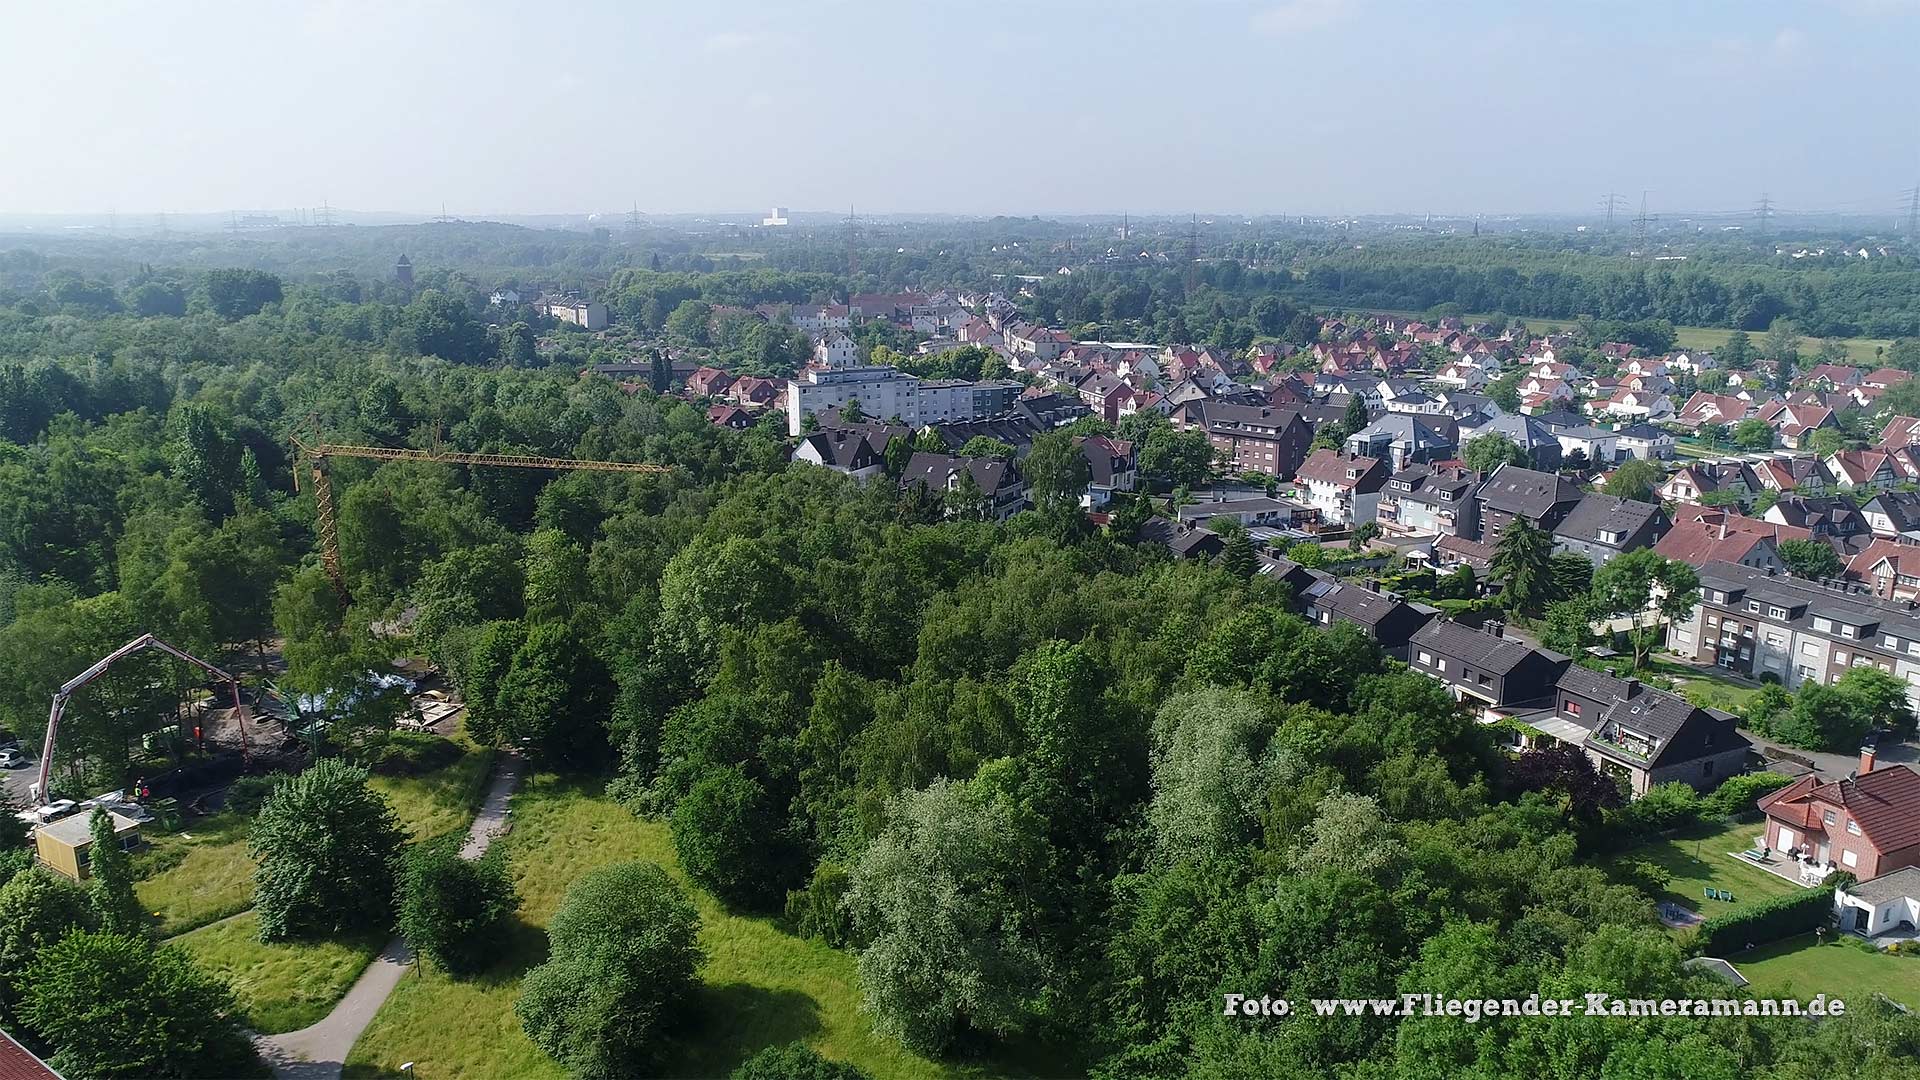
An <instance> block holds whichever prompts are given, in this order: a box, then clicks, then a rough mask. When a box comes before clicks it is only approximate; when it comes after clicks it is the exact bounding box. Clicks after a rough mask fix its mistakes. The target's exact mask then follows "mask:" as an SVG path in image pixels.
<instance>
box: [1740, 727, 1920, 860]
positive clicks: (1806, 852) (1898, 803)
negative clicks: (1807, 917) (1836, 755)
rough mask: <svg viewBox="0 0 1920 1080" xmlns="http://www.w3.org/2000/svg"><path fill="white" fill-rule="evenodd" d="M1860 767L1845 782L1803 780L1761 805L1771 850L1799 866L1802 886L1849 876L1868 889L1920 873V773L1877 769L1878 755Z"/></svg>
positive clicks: (1867, 755) (1865, 757)
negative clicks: (1897, 873) (1891, 877)
mask: <svg viewBox="0 0 1920 1080" xmlns="http://www.w3.org/2000/svg"><path fill="white" fill-rule="evenodd" d="M1860 766H1861V768H1860V771H1859V772H1858V773H1856V774H1855V775H1853V776H1849V777H1847V778H1846V779H1844V780H1836V781H1830V782H1823V781H1822V780H1821V779H1820V778H1819V776H1818V775H1808V776H1803V777H1801V778H1800V779H1798V780H1795V781H1794V782H1793V783H1791V784H1788V785H1787V786H1786V787H1783V788H1781V789H1780V790H1779V791H1776V792H1774V793H1772V794H1770V795H1768V796H1766V797H1764V798H1762V799H1761V800H1760V803H1759V806H1760V812H1761V813H1763V814H1765V815H1766V816H1767V832H1766V844H1767V846H1768V847H1769V848H1771V849H1773V850H1774V851H1777V852H1779V853H1781V854H1782V855H1784V856H1785V857H1786V858H1787V859H1789V860H1791V861H1793V862H1797V863H1799V864H1800V868H1801V869H1800V876H1801V879H1802V880H1805V881H1818V880H1820V879H1821V878H1823V877H1825V876H1826V875H1827V874H1829V873H1832V872H1833V871H1835V870H1845V871H1847V872H1848V873H1850V874H1852V875H1854V876H1855V877H1857V878H1859V879H1861V880H1863V881H1864V880H1867V879H1870V878H1876V877H1879V876H1880V875H1882V874H1886V873H1890V872H1892V871H1894V870H1900V869H1903V868H1905V867H1909V866H1915V865H1920V773H1916V772H1914V771H1913V770H1912V769H1909V768H1907V767H1905V766H1903V765H1888V766H1883V767H1881V768H1877V769H1876V768H1874V760H1873V754H1872V752H1871V751H1862V752H1861V760H1860Z"/></svg>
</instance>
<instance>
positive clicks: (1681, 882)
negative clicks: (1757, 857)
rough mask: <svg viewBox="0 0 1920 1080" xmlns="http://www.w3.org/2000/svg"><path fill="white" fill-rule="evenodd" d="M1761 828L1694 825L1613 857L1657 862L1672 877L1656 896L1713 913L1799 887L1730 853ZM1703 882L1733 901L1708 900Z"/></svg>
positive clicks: (1742, 848) (1748, 843)
mask: <svg viewBox="0 0 1920 1080" xmlns="http://www.w3.org/2000/svg"><path fill="white" fill-rule="evenodd" d="M1761 830H1762V826H1761V825H1760V824H1759V823H1758V822H1742V823H1735V824H1708V825H1698V826H1695V827H1693V828H1691V829H1688V830H1685V831H1683V832H1681V833H1680V834H1679V835H1678V836H1675V837H1672V838H1669V839H1664V840H1657V841H1655V842H1653V843H1651V844H1642V845H1641V846H1639V847H1636V848H1633V849H1631V850H1629V851H1627V852H1625V853H1623V854H1621V855H1620V856H1619V857H1618V859H1616V860H1615V861H1616V862H1617V861H1620V860H1626V859H1639V860H1643V861H1646V862H1651V863H1654V864H1656V865H1658V866H1660V867H1661V868H1663V869H1665V870H1666V871H1667V873H1669V874H1671V875H1673V876H1672V879H1671V880H1670V881H1669V882H1668V883H1667V888H1666V891H1664V892H1663V893H1661V894H1660V895H1659V896H1657V897H1655V899H1658V900H1668V901H1671V902H1673V903H1676V904H1679V905H1680V906H1682V907H1684V908H1687V909H1689V910H1692V911H1697V912H1699V913H1700V914H1702V915H1705V916H1707V917H1708V918H1712V917H1713V916H1715V915H1720V914H1724V913H1726V912H1728V911H1732V910H1734V909H1735V908H1738V907H1741V906H1743V905H1745V904H1747V903H1750V902H1752V901H1755V900H1760V899H1763V898H1765V897H1768V896H1778V895H1780V894H1782V893H1790V892H1797V891H1799V889H1800V886H1798V885H1795V884H1794V883H1793V882H1791V881H1788V880H1786V879H1785V878H1781V877H1775V876H1774V875H1773V874H1770V873H1768V872H1767V871H1765V870H1762V869H1760V868H1759V867H1757V866H1754V865H1753V864H1752V863H1748V862H1743V861H1741V860H1740V859H1737V858H1734V857H1733V855H1732V853H1733V852H1736V851H1745V850H1746V849H1748V848H1750V847H1752V846H1753V838H1754V837H1756V836H1758V835H1760V833H1761ZM1708 886H1712V887H1714V888H1715V889H1718V890H1721V891H1726V892H1731V893H1733V903H1727V902H1726V901H1723V900H1709V899H1707V898H1706V889H1707V887H1708Z"/></svg>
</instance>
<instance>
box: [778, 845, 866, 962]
mask: <svg viewBox="0 0 1920 1080" xmlns="http://www.w3.org/2000/svg"><path fill="white" fill-rule="evenodd" d="M848 881H849V879H848V876H847V868H846V867H844V866H842V865H840V864H839V863H837V862H822V863H821V864H820V865H819V866H816V867H814V870H813V877H812V879H811V880H809V881H808V882H807V884H806V887H805V888H801V889H795V890H793V891H792V892H790V893H788V894H787V922H788V923H790V924H791V925H792V926H793V930H794V933H796V934H799V935H800V936H801V937H806V938H814V939H816V940H819V941H824V942H826V943H827V944H828V945H831V946H833V947H834V948H836V949H839V948H845V947H846V946H847V945H848V944H850V943H851V942H852V941H853V917H852V916H851V915H849V914H848V912H847V909H846V905H845V904H844V903H842V901H844V900H845V899H846V896H847V885H848Z"/></svg>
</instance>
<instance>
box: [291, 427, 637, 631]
mask: <svg viewBox="0 0 1920 1080" xmlns="http://www.w3.org/2000/svg"><path fill="white" fill-rule="evenodd" d="M293 445H294V446H295V448H297V449H298V450H299V452H300V455H301V456H303V457H305V458H306V459H307V469H308V475H309V477H310V478H311V480H312V483H313V505H314V509H315V512H316V513H317V515H318V517H319V525H320V561H321V563H322V565H324V566H325V567H326V571H327V580H329V581H331V582H333V591H334V592H335V593H336V594H337V595H338V596H339V597H340V606H341V607H342V608H345V607H346V606H347V604H348V602H349V601H350V599H351V598H350V597H349V596H348V594H347V578H346V575H345V574H344V573H342V572H341V570H340V533H339V527H338V524H337V523H336V521H335V519H334V513H333V483H332V481H330V480H329V479H328V478H327V459H328V458H332V457H350V458H370V459H372V460H374V461H426V462H433V463H435V464H440V465H499V466H504V467H506V468H510V469H552V470H555V471H563V470H577V469H585V470H588V471H592V472H625V473H665V472H672V471H673V470H672V469H670V468H668V467H667V466H665V465H644V464H641V463H639V462H634V461H583V460H581V459H579V458H557V457H535V456H532V455H523V454H462V453H459V452H457V451H452V450H401V449H395V448H393V447H390V446H349V445H344V444H341V443H328V442H318V441H316V442H313V443H303V442H301V441H300V440H299V438H297V437H296V438H295V439H294V440H293ZM293 479H294V486H295V487H296V488H297V487H298V486H299V483H300V470H299V468H298V467H296V468H295V469H294V472H293Z"/></svg>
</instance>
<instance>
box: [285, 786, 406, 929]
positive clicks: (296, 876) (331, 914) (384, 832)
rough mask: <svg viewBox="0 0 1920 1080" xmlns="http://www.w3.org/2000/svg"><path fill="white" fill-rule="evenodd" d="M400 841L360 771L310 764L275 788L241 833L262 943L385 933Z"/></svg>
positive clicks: (400, 834) (384, 805) (392, 820)
mask: <svg viewBox="0 0 1920 1080" xmlns="http://www.w3.org/2000/svg"><path fill="white" fill-rule="evenodd" d="M405 840H406V834H405V833H404V832H403V831H402V830H401V828H400V823H399V820H398V819H397V818H396V817H395V816H394V813H393V809H392V808H391V807H389V806H388V805H387V800H386V799H385V798H383V797H382V796H381V795H380V794H379V793H378V792H376V791H374V790H373V789H372V788H370V787H368V786H367V770H365V769H362V768H359V767H357V766H354V765H349V764H347V763H346V762H344V761H341V760H339V759H337V758H328V759H326V760H324V761H319V762H315V763H314V765H313V766H312V767H311V768H309V769H308V770H307V771H306V772H303V773H301V774H300V775H299V776H296V777H294V778H292V779H291V780H288V781H286V782H284V783H282V784H281V785H280V786H279V787H278V788H276V789H274V792H273V794H272V795H271V796H270V797H268V799H267V801H266V803H265V804H264V805H262V806H261V807H260V813H259V815H258V816H256V817H255V818H254V820H253V828H252V830H251V831H250V832H249V833H248V835H247V850H248V853H249V854H251V855H252V856H253V857H254V858H255V859H257V860H259V867H258V869H256V870H255V872H254V893H253V899H254V910H255V911H256V912H257V913H258V914H259V916H260V937H261V940H263V941H282V940H286V939H288V938H314V937H325V936H328V935H333V934H340V933H360V932H364V931H368V930H384V929H386V928H387V927H389V926H391V925H392V922H393V886H394V875H395V872H396V870H397V869H398V867H397V865H396V863H397V861H398V859H399V855H400V845H401V844H402V843H404V842H405Z"/></svg>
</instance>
